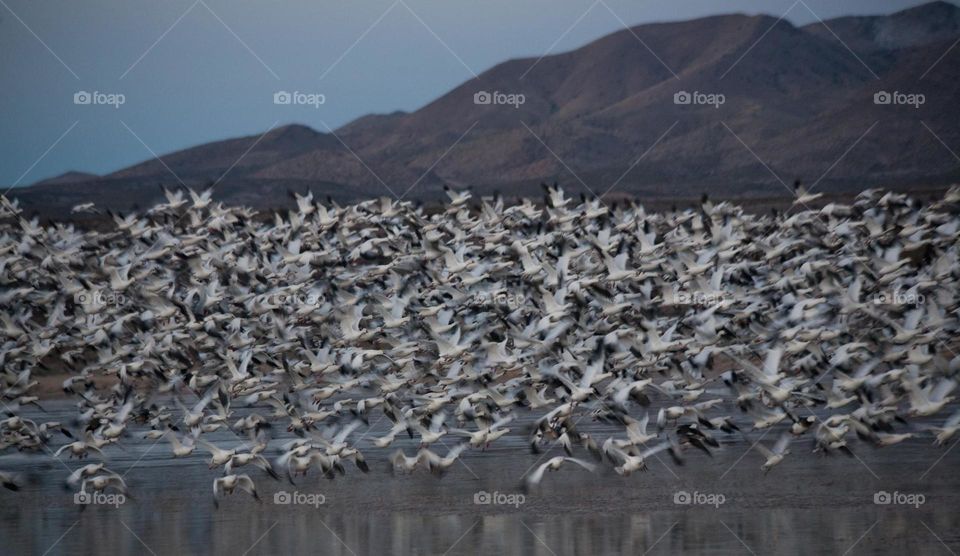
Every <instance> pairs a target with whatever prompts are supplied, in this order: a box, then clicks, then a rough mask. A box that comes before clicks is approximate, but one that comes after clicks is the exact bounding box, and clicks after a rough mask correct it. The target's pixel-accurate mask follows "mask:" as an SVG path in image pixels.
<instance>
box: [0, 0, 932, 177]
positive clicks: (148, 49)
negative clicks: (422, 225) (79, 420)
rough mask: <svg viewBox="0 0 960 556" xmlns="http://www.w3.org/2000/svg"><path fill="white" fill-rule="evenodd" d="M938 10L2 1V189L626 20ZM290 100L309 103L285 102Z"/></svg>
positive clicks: (227, 132)
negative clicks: (279, 99)
mask: <svg viewBox="0 0 960 556" xmlns="http://www.w3.org/2000/svg"><path fill="white" fill-rule="evenodd" d="M922 3H924V2H923V1H918V0H763V1H749V0H687V1H684V0H677V1H671V2H664V1H661V0H483V1H478V0H351V1H349V2H344V1H342V0H337V1H334V0H243V1H239V0H162V1H157V0H83V1H82V2H81V1H77V0H0V84H2V86H0V184H3V185H4V186H5V187H9V186H24V185H29V184H31V183H33V182H36V181H37V180H40V179H45V178H48V177H52V176H55V175H59V174H61V173H63V172H66V171H69V170H77V171H83V172H91V173H96V174H103V173H108V172H111V171H114V170H118V169H120V168H123V167H125V166H128V165H130V164H133V163H136V162H140V161H143V160H146V159H149V158H152V157H153V156H156V155H162V154H166V153H169V152H172V151H175V150H179V149H183V148H187V147H190V146H193V145H197V144H202V143H206V142H209V141H215V140H220V139H226V138H230V137H237V136H243V135H256V134H259V133H262V132H263V131H265V130H267V129H269V128H270V127H271V126H274V125H284V124H288V123H302V124H305V125H309V126H310V127H313V128H314V129H317V130H320V131H326V130H327V128H330V129H336V128H337V127H339V126H341V125H343V124H345V123H348V122H350V121H351V120H353V119H355V118H357V117H359V116H362V115H365V114H370V113H387V112H393V111H395V110H405V111H412V110H416V109H417V108H419V107H421V106H423V105H424V104H427V103H428V102H430V101H431V100H433V99H435V98H436V97H438V96H440V95H442V94H443V93H445V92H447V91H448V90H450V89H452V88H454V87H455V86H457V85H458V84H460V83H462V82H464V81H466V80H467V79H470V78H471V77H473V75H474V74H479V73H482V72H483V71H485V70H487V69H489V68H490V67H492V66H494V65H496V64H497V63H500V62H503V61H505V60H508V59H511V58H521V57H531V56H532V57H536V56H541V55H544V54H549V53H557V52H563V51H565V50H571V49H574V48H577V47H579V46H581V45H583V44H586V43H588V42H590V41H592V40H594V39H597V38H599V37H601V36H603V35H606V34H609V33H612V32H614V31H617V30H619V29H622V28H623V25H624V24H626V25H630V26H633V25H637V24H641V23H649V22H656V21H677V20H684V19H692V18H697V17H703V16H707V15H714V14H720V13H746V14H759V13H763V14H769V15H773V16H775V17H781V16H784V14H786V16H785V18H786V19H787V20H788V21H790V22H791V23H793V24H795V25H803V24H807V23H812V22H816V21H817V20H818V18H819V19H824V20H826V19H830V18H834V17H838V16H842V15H867V14H871V15H872V14H886V13H891V12H895V11H898V10H901V9H904V8H907V7H910V6H915V5H919V4H922ZM280 91H286V92H289V93H293V92H299V93H302V94H301V95H299V96H297V97H296V99H295V100H294V102H293V103H291V104H277V103H275V102H274V95H275V93H277V92H280ZM83 93H87V94H86V95H84V94H83ZM95 93H97V94H95ZM311 95H312V96H311ZM321 101H322V103H321Z"/></svg>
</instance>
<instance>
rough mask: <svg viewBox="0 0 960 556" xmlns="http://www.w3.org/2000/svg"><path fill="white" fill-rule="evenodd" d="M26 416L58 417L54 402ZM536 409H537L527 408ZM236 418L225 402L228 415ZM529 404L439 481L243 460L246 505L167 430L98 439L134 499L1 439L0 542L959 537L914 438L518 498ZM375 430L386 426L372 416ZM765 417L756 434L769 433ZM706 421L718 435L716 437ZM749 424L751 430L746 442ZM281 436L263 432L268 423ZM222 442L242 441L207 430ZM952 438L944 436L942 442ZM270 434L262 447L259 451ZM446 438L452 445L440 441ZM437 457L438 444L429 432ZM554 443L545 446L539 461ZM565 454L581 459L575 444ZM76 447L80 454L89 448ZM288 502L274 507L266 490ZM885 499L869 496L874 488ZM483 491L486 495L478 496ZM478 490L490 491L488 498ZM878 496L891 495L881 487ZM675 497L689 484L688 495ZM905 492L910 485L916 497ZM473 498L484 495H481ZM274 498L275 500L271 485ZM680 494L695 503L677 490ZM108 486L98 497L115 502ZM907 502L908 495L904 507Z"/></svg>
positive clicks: (950, 507) (276, 548)
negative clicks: (12, 474) (90, 495)
mask: <svg viewBox="0 0 960 556" xmlns="http://www.w3.org/2000/svg"><path fill="white" fill-rule="evenodd" d="M46 407H47V409H48V411H49V412H50V413H49V414H48V415H43V416H42V418H45V419H47V420H50V419H66V418H68V417H69V415H70V414H71V413H72V411H73V410H72V408H71V407H70V406H69V405H68V404H66V403H54V404H46ZM540 413H542V412H538V413H537V414H540ZM238 414H240V415H242V412H238ZM529 419H530V416H524V417H522V418H521V420H519V421H515V422H513V423H511V424H510V428H511V433H510V434H508V435H507V436H505V437H504V438H501V439H500V440H498V441H497V442H496V443H495V444H494V445H493V446H492V447H491V448H490V449H488V450H487V451H480V450H471V451H468V452H465V453H464V455H463V457H462V464H457V465H455V466H454V467H453V468H452V469H451V471H450V472H449V473H448V474H447V475H446V476H444V477H443V478H442V479H437V478H435V477H433V476H430V475H428V474H426V473H424V472H423V471H417V472H416V473H414V474H412V475H399V476H393V475H392V474H391V473H390V471H389V470H388V464H387V457H388V455H389V453H390V452H392V451H393V450H395V449H396V448H397V447H401V448H404V449H405V451H406V452H407V453H408V454H410V455H412V454H413V452H414V451H415V449H416V446H415V442H414V441H412V440H410V439H408V438H406V437H404V438H402V439H400V438H398V441H397V442H396V443H395V444H394V445H393V446H391V447H390V448H389V449H383V450H378V449H375V448H373V447H372V446H369V442H367V441H366V440H364V441H361V442H360V446H361V447H366V449H365V450H364V453H365V455H366V457H367V460H368V462H369V463H370V465H371V468H372V469H371V472H370V473H369V474H367V475H364V474H362V473H361V472H360V471H359V470H358V469H356V468H355V467H353V466H352V465H348V466H347V474H346V476H344V477H338V478H337V479H336V480H333V481H330V480H327V479H323V478H319V477H318V475H317V474H316V472H315V471H314V472H312V473H311V475H309V476H308V477H306V478H303V477H301V478H298V479H297V484H296V485H291V484H289V483H288V482H287V481H286V480H285V479H284V480H283V481H281V482H275V481H273V480H271V479H270V478H269V477H268V476H266V475H265V474H264V473H262V472H261V471H259V470H256V469H253V468H245V469H242V470H241V472H246V473H249V474H250V475H251V477H252V478H253V479H254V480H255V481H256V484H257V488H258V490H259V491H260V495H261V498H262V502H260V503H258V502H256V501H255V500H253V499H252V498H251V497H249V496H247V495H245V494H243V493H239V492H238V493H237V494H234V495H232V496H228V497H226V498H225V499H224V500H223V501H222V503H221V505H220V508H219V509H216V508H214V505H213V501H212V500H213V499H212V487H211V485H212V481H213V479H214V478H216V477H217V476H219V474H220V472H218V471H216V470H209V469H208V468H207V465H206V463H205V459H206V457H207V456H206V453H205V452H204V453H201V452H200V451H198V452H197V453H195V454H194V455H193V456H191V457H190V458H186V459H178V460H174V459H172V457H171V456H170V452H169V444H168V443H167V442H166V441H161V442H159V443H155V442H154V441H151V440H142V439H139V436H140V434H134V435H131V436H130V437H129V438H127V439H125V440H124V442H123V448H124V449H121V448H119V447H110V448H108V449H107V455H108V460H107V465H108V467H110V468H111V469H113V470H115V471H117V472H118V473H120V474H121V475H125V476H126V479H127V482H128V484H129V487H130V489H131V493H132V496H133V498H130V499H127V500H125V501H124V503H123V504H121V505H119V506H117V507H114V506H110V505H105V504H100V505H98V504H93V505H77V504H75V503H74V493H73V492H72V491H68V490H66V489H64V487H63V486H62V485H63V480H64V479H65V478H66V476H67V474H68V473H69V470H72V469H75V468H76V467H77V466H78V465H79V464H78V463H77V461H76V460H70V459H68V458H67V457H66V454H64V455H63V456H62V458H61V460H59V461H58V460H54V459H53V458H51V457H49V456H43V457H41V456H36V455H30V454H17V453H13V454H11V453H9V452H8V453H6V454H4V455H2V456H0V469H3V470H7V471H18V472H21V473H23V474H24V477H25V481H26V484H25V485H24V488H23V489H22V490H21V491H20V492H18V493H14V492H10V491H6V490H2V491H0V539H2V542H0V554H51V555H52V554H84V553H142V554H151V553H152V554H158V555H161V554H210V553H223V554H237V555H240V554H288V553H290V554H299V553H321V554H350V555H353V554H356V555H360V554H512V553H522V554H544V555H553V554H556V555H563V554H591V555H592V554H644V553H650V554H677V553H681V552H682V553H692V554H708V553H709V554H750V553H753V554H881V553H882V554H887V553H889V554H903V553H908V552H913V553H915V554H924V555H926V554H949V553H950V550H952V551H953V552H957V551H958V550H960V527H958V526H960V514H958V513H957V511H956V510H957V508H960V477H958V474H957V469H958V465H957V464H958V463H960V450H956V451H954V450H949V448H950V447H952V446H953V445H952V444H951V445H950V446H948V447H947V448H939V447H935V446H933V445H932V444H931V438H930V437H929V435H923V436H921V437H919V438H915V439H911V440H908V441H906V442H904V443H903V444H901V445H899V446H895V447H893V448H886V449H882V450H876V449H872V448H870V447H869V446H866V445H864V444H861V443H858V444H856V445H855V453H856V457H854V458H848V457H844V456H832V457H825V456H822V455H818V454H813V453H810V450H811V448H812V446H811V445H810V443H809V441H808V440H803V441H798V442H794V443H793V444H792V445H791V447H790V448H791V452H792V453H791V455H790V456H789V457H788V458H787V459H786V460H785V461H784V463H783V464H781V465H780V466H778V467H776V468H775V469H773V470H772V471H771V472H770V473H768V474H766V475H764V474H763V473H762V472H761V471H760V469H759V468H760V465H761V463H763V458H762V456H761V455H760V454H759V453H758V452H757V451H755V450H750V443H748V442H747V441H746V440H744V439H743V438H741V437H739V436H724V437H723V440H724V443H723V445H722V447H721V449H719V450H717V451H715V452H714V454H713V457H712V458H711V457H708V456H706V455H705V454H703V453H700V452H689V453H688V454H687V455H688V457H687V458H686V463H685V465H684V466H682V467H677V466H675V465H673V464H672V463H671V462H670V461H669V460H668V459H667V458H665V457H664V458H663V461H662V462H660V461H658V460H657V459H655V458H654V459H652V460H651V461H650V469H649V471H647V472H646V473H635V474H633V475H631V476H629V477H620V476H618V475H617V474H615V473H614V472H613V471H612V470H611V469H609V467H604V468H603V469H602V470H601V472H599V473H597V474H590V473H588V472H586V471H584V470H581V469H579V468H576V467H574V466H569V467H568V466H564V467H563V468H561V469H560V470H559V471H557V472H555V473H548V474H547V475H546V477H545V479H544V481H543V483H542V484H541V485H540V488H538V489H536V490H535V491H533V492H531V493H529V494H526V495H525V497H524V498H520V495H521V494H522V493H521V492H520V490H519V485H520V477H522V476H523V474H524V473H525V472H526V471H527V470H528V469H530V468H531V467H532V466H533V465H534V464H535V463H536V462H538V459H539V458H540V457H541V456H539V455H533V454H531V453H530V452H529V451H528V450H527V449H526V447H525V446H524V444H525V442H524V438H525V435H524V432H523V431H524V428H525V426H526V424H527V423H528V422H529ZM371 424H373V425H374V426H373V431H372V432H371V433H370V435H372V436H376V435H378V434H381V433H382V432H385V431H386V430H387V429H388V428H389V421H388V420H387V419H380V414H379V413H376V414H375V415H373V416H372V419H371ZM580 428H581V429H582V430H584V431H586V432H589V433H590V434H591V435H593V436H594V437H595V438H598V439H600V440H602V439H603V438H605V437H606V436H607V435H608V434H609V433H610V432H612V431H613V428H611V427H609V426H607V425H604V424H601V423H597V422H593V421H591V420H590V418H589V417H586V418H585V419H583V421H581V423H580ZM780 432H781V429H774V430H772V431H770V432H768V433H767V434H766V435H765V436H764V437H763V440H762V441H763V442H764V444H766V445H768V446H769V445H772V444H773V442H774V441H775V439H776V438H777V437H778V436H779V434H780ZM721 434H722V433H721ZM759 434H760V433H755V432H754V433H750V438H751V440H754V441H755V440H756V439H757V438H759ZM278 436H280V435H278ZM210 438H211V439H213V440H216V441H217V443H218V444H222V445H223V446H230V445H238V444H240V442H241V440H240V439H238V438H237V437H235V436H232V435H231V434H230V433H216V434H214V435H210ZM954 442H956V441H954ZM61 443H62V441H61V440H59V439H58V440H57V441H56V442H55V444H54V445H53V447H54V448H55V447H56V446H59V445H60V444H61ZM273 444H279V442H278V441H274V443H272V444H271V449H270V452H269V455H270V457H271V459H272V457H273V453H274V451H273V448H272V446H273ZM447 444H449V445H452V442H450V441H448V442H447ZM434 449H435V451H437V452H438V453H440V454H443V453H444V452H445V450H446V448H445V447H444V446H442V445H440V444H437V445H435V447H434ZM559 454H562V450H560V449H559V448H553V449H552V450H551V451H550V452H549V454H547V455H546V456H544V457H543V459H539V461H540V463H542V462H543V461H546V458H547V457H550V456H553V455H559ZM577 456H578V457H582V458H588V457H589V456H588V455H587V454H586V452H583V451H580V453H578V454H577ZM91 461H93V460H91ZM280 491H282V492H286V493H288V494H290V495H291V496H292V495H293V493H296V494H297V499H298V500H299V501H304V502H307V501H309V502H318V501H320V500H321V498H320V496H318V495H322V497H323V498H322V501H323V503H322V504H317V505H315V506H314V505H306V504H279V503H276V502H275V495H276V494H277V493H278V492H280ZM881 491H882V492H888V493H890V494H891V495H893V496H894V497H896V498H897V499H898V500H899V501H901V502H906V501H910V502H913V503H914V505H909V504H906V503H892V504H876V503H875V501H874V498H875V495H876V494H877V493H878V492H881ZM483 492H485V493H488V494H489V495H490V496H489V497H492V498H495V499H496V502H499V503H489V504H478V503H476V502H477V501H476V500H475V498H477V497H479V498H480V499H481V500H483V499H484V498H483V494H482V493H483ZM494 493H495V494H494ZM894 493H896V494H895V495H894ZM687 495H688V496H687ZM917 495H922V499H921V498H920V496H917ZM489 497H488V498H489ZM281 498H282V496H281ZM687 499H695V503H691V504H682V503H677V501H678V500H679V501H681V502H682V501H685V500H687ZM115 501H116V500H114V502H115ZM918 502H922V504H918Z"/></svg>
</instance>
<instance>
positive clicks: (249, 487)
mask: <svg viewBox="0 0 960 556" xmlns="http://www.w3.org/2000/svg"><path fill="white" fill-rule="evenodd" d="M237 489H240V490H241V491H243V492H246V493H247V494H249V495H250V496H253V498H254V499H255V500H256V501H257V502H260V501H261V500H260V495H259V494H257V487H256V485H254V484H253V480H252V479H251V478H250V476H249V475H243V474H240V475H237V474H233V475H224V476H223V477H219V478H217V479H214V481H213V505H214V506H215V507H218V508H219V507H220V498H221V497H222V496H224V495H226V494H233V493H234V491H235V490H237Z"/></svg>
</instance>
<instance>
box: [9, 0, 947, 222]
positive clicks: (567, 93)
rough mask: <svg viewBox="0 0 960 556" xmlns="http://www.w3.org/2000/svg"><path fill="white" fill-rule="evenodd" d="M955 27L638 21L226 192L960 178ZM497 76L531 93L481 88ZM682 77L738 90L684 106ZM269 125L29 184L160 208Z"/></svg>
mask: <svg viewBox="0 0 960 556" xmlns="http://www.w3.org/2000/svg"><path fill="white" fill-rule="evenodd" d="M828 27H829V29H828ZM958 38H960V8H957V7H956V6H954V5H951V4H948V3H945V2H933V3H930V4H926V5H923V6H920V7H917V8H913V9H909V10H905V11H902V12H898V13H895V14H892V15H889V16H876V17H843V18H838V19H833V20H829V21H827V22H826V26H825V25H824V24H821V23H819V22H818V23H814V24H811V25H807V26H803V27H795V26H793V25H791V24H790V23H789V22H786V21H777V19H776V18H773V17H769V16H752V17H750V16H744V15H725V16H716V17H708V18H702V19H696V20H691V21H681V22H671V23H656V24H648V25H640V26H637V27H633V28H632V29H629V30H627V29H624V30H622V31H619V32H616V33H613V34H611V35H608V36H605V37H603V38H600V39H598V40H596V41H594V42H592V43H590V44H587V45H585V46H583V47H581V48H578V49H576V50H573V51H570V52H565V53H561V54H556V55H551V56H547V57H544V58H543V59H541V60H539V61H538V62H537V61H536V60H535V59H519V60H510V61H507V62H504V63H502V64H499V65H497V66H495V67H493V68H491V69H489V70H487V71H485V72H483V73H482V74H481V75H480V77H479V79H471V80H469V81H467V82H465V83H463V84H462V85H460V86H458V87H456V88H454V89H453V90H451V91H449V92H447V93H446V94H444V95H442V96H441V97H439V98H438V99H436V100H435V101H433V102H431V103H430V104H428V105H426V106H424V107H422V108H420V109H419V110H417V111H415V112H412V113H403V112H397V113H393V114H388V115H369V116H364V117H362V118H359V119H357V120H355V121H353V122H351V123H349V124H347V125H345V126H343V127H342V128H340V129H338V130H336V136H333V135H332V134H327V133H321V132H318V131H315V130H313V129H310V128H308V127H305V126H300V125H290V126H286V127H282V128H279V129H275V130H273V131H271V132H270V133H269V134H267V135H266V136H265V137H264V138H263V139H262V140H261V141H260V142H259V143H257V144H256V146H255V147H254V148H253V149H252V150H250V152H249V153H248V154H247V155H246V156H245V157H243V158H242V160H241V161H240V162H239V163H238V164H237V165H236V167H234V168H233V169H232V170H231V171H230V173H229V175H228V178H227V179H226V180H225V181H224V183H221V184H219V185H218V186H217V189H216V196H217V197H218V198H222V199H225V200H227V201H229V202H243V203H247V204H251V205H254V206H258V207H269V206H277V205H278V204H282V203H285V202H286V195H285V192H286V190H293V189H295V190H301V191H302V190H304V189H306V188H311V189H313V190H314V191H316V192H317V193H318V194H321V195H333V196H334V197H335V198H337V199H339V200H349V199H355V198H360V197H370V196H375V195H382V194H389V193H388V192H387V190H386V189H385V188H384V187H383V185H382V184H381V183H380V181H379V180H383V181H384V182H385V183H386V184H387V185H388V186H389V187H390V188H391V189H393V191H394V192H395V193H396V194H397V195H401V194H403V193H404V192H405V191H407V190H408V189H409V188H410V187H411V186H413V184H416V186H415V187H414V188H413V189H412V190H410V192H409V193H408V194H407V196H408V197H409V198H430V197H433V196H436V195H438V194H439V192H440V191H441V189H442V187H443V185H453V186H456V187H462V186H468V185H469V186H472V187H474V188H475V189H476V190H477V191H479V192H492V191H494V190H500V191H503V192H505V193H510V194H522V193H523V194H539V189H538V187H537V184H538V183H539V182H540V181H552V180H559V181H560V182H561V183H563V184H564V185H565V186H567V187H568V188H569V189H571V190H577V189H580V190H583V189H584V188H583V187H582V186H581V185H580V180H583V182H585V183H586V185H587V186H588V187H589V188H590V190H592V191H593V192H595V193H598V194H600V193H603V192H604V191H606V190H607V189H608V188H610V187H611V186H612V185H613V184H614V183H617V186H616V188H615V190H614V191H613V193H615V194H630V195H637V196H647V197H659V198H663V197H674V196H696V195H699V194H700V193H701V192H710V193H712V194H714V195H718V196H771V195H774V196H775V195H782V194H786V191H785V190H784V188H783V186H782V185H781V184H780V183H778V180H777V179H776V178H774V177H773V176H772V175H771V171H772V172H773V173H775V174H777V176H779V177H780V178H781V179H782V180H783V181H784V182H786V183H788V184H789V183H792V181H793V180H794V179H795V178H800V179H803V180H805V181H806V182H808V183H810V182H815V181H817V180H818V179H820V178H821V176H824V175H826V176H825V177H824V178H823V180H822V181H821V182H820V184H819V185H818V186H817V188H818V189H820V190H824V191H853V190H857V189H862V188H864V187H868V186H897V185H900V186H906V185H931V184H933V185H936V184H944V183H949V182H953V181H960V163H958V160H957V159H956V158H955V157H954V156H953V155H951V154H950V151H949V150H947V149H946V148H944V146H943V145H941V144H940V142H939V140H938V139H937V138H936V137H934V135H933V133H931V130H932V131H933V132H935V133H936V135H937V136H938V137H939V139H940V140H942V141H943V142H944V143H946V145H949V146H950V148H952V149H953V150H954V152H958V151H960V128H958V126H957V122H960V103H958V100H960V94H958V93H960V90H958V89H960V47H958V48H955V49H952V50H950V48H951V46H952V45H953V44H954V43H955V42H956V41H957V39H958ZM641 40H642V42H641ZM644 44H646V46H644ZM647 47H649V50H648V49H647ZM948 50H949V52H948ZM651 51H652V52H651ZM653 53H655V54H653ZM944 53H947V54H946V55H944ZM535 62H536V63H535ZM934 64H936V65H934ZM931 67H933V69H932V70H930V71H929V72H928V69H929V68H931ZM921 77H922V79H921ZM481 91H486V92H490V93H493V92H499V93H503V94H522V95H523V96H524V100H525V102H524V103H523V104H519V105H518V106H517V107H514V106H509V105H498V104H476V103H475V102H474V96H475V94H477V93H478V92H481ZM682 91H686V92H689V93H694V92H698V93H701V94H703V95H706V94H712V95H723V100H724V102H723V103H722V104H720V105H719V106H716V107H715V106H712V105H697V104H675V102H674V100H675V95H676V94H677V93H679V92H682ZM880 91H888V92H890V93H893V92H899V93H902V94H922V95H924V103H923V104H921V105H919V106H918V107H915V106H910V105H903V104H899V105H898V104H889V105H884V104H875V103H874V95H875V93H878V92H880ZM701 98H703V99H705V100H709V99H710V98H714V99H717V98H719V97H705V96H701ZM900 98H901V99H904V100H906V99H907V97H903V96H901V97H900ZM502 100H509V99H508V98H506V97H502ZM671 126H673V127H671ZM528 128H529V129H528ZM928 128H929V129H928ZM668 129H669V130H670V131H669V132H667V130H668ZM868 129H869V130H870V132H869V133H866V132H867V130H868ZM468 130H469V132H467V131H468ZM531 132H532V133H531ZM465 133H466V135H464V134H465ZM865 133H866V135H864V134H865ZM534 134H536V136H534ZM734 134H735V135H734ZM661 136H662V139H661V140H660V142H659V143H657V145H656V146H655V147H654V148H652V149H650V148H651V146H652V145H654V143H655V142H656V141H657V140H658V138H661ZM461 137H462V138H461ZM458 139H459V142H457V141H458ZM256 140H257V136H251V137H242V138H238V139H231V140H227V141H219V142H215V143H209V144H206V145H200V146H197V147H193V148H190V149H186V150H182V151H178V152H175V153H171V154H168V155H165V156H163V157H162V158H163V164H161V163H160V162H159V161H157V160H149V161H146V162H143V163H140V164H137V165H134V166H131V167H129V168H125V169H122V170H119V171H117V172H114V173H112V174H109V175H106V176H102V177H98V176H86V177H84V179H82V180H66V181H57V180H56V179H55V180H47V181H46V182H41V183H38V184H35V185H34V186H31V187H28V188H23V189H18V190H16V195H17V196H18V197H20V199H21V202H23V203H24V205H25V206H27V207H28V208H31V209H37V210H41V211H43V212H50V213H55V212H59V211H63V210H65V209H68V208H69V206H70V205H71V204H73V203H78V202H83V201H94V202H96V203H97V204H98V205H102V206H108V207H111V208H117V209H121V210H126V209H129V208H131V207H133V206H145V205H147V204H149V203H151V202H153V200H155V199H157V198H158V197H159V189H158V187H157V185H158V184H164V185H175V184H176V181H175V180H174V179H173V178H172V176H171V175H170V173H169V172H168V170H167V168H165V166H167V167H169V168H170V169H172V170H173V171H174V172H176V173H177V175H178V176H180V178H181V179H183V180H184V181H185V182H186V183H188V184H189V185H191V186H196V187H202V186H203V185H204V184H206V183H210V182H212V181H214V180H216V179H217V178H219V177H220V176H221V175H222V174H223V173H224V172H225V171H226V170H227V169H228V168H230V166H231V165H233V164H234V163H235V162H236V161H237V159H239V158H240V157H241V155H242V154H243V153H244V152H245V151H247V149H249V148H250V147H251V145H253V144H254V142H255V141H256ZM541 141H542V143H541ZM344 144H346V145H347V146H349V149H348V148H346V147H345V146H344ZM648 149H650V150H649V152H648V153H647V154H646V156H644V157H643V158H642V160H639V161H638V159H640V157H641V155H642V154H643V153H644V152H646V151H647V150H648ZM847 151H849V152H847ZM845 152H846V154H845V155H844V153H845ZM358 158H359V160H358ZM841 158H842V160H841ZM758 159H759V160H758ZM361 161H362V162H361ZM438 161H439V162H438ZM761 161H762V162H761ZM765 166H766V167H765ZM631 168H632V169H631ZM768 168H769V169H768ZM628 169H630V171H629V172H627V170H628ZM371 170H372V172H371ZM374 173H375V174H376V176H374V175H373V174H374ZM574 174H575V175H576V177H574ZM378 178H379V179H378ZM618 180H619V181H618Z"/></svg>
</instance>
